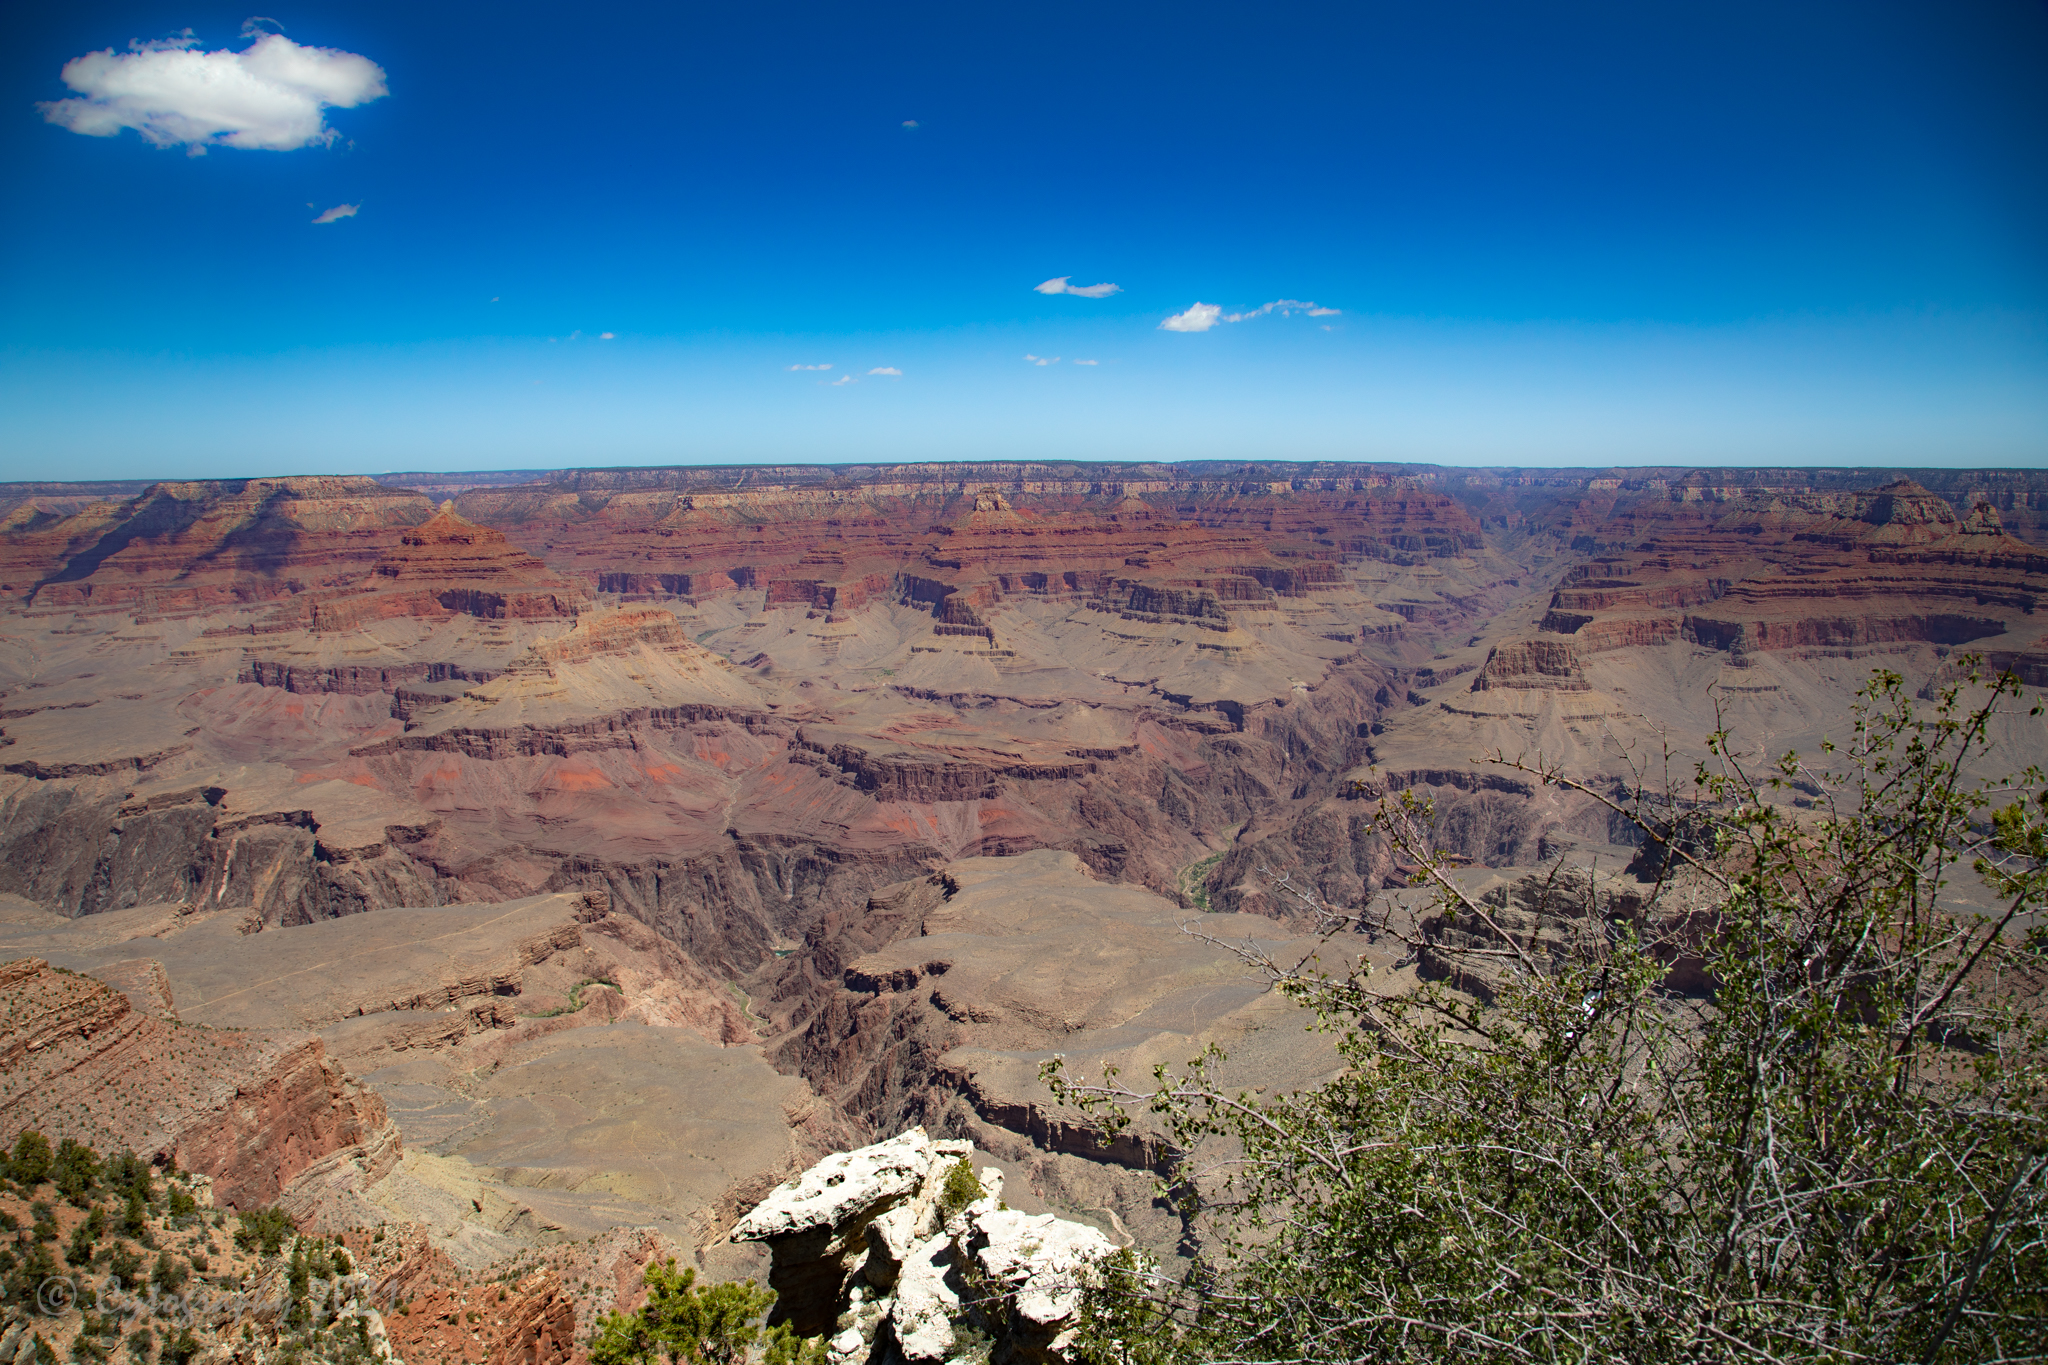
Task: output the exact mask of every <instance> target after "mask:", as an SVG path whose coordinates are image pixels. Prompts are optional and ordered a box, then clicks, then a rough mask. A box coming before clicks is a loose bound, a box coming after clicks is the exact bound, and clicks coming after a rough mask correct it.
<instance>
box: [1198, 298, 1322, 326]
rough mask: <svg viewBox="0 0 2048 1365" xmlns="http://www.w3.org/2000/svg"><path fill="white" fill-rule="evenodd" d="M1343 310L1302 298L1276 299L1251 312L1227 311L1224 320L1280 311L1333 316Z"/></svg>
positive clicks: (1281, 314) (1261, 315) (1232, 320)
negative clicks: (1326, 306)
mask: <svg viewBox="0 0 2048 1365" xmlns="http://www.w3.org/2000/svg"><path fill="white" fill-rule="evenodd" d="M1342 311H1343V310H1342V309H1339V308H1325V307H1323V306H1322V305H1321V304H1319V303H1309V302H1306V301H1304V300H1302V299H1274V300H1273V301H1272V302H1271V303H1262V304H1260V305H1259V306H1258V307H1257V308H1254V309H1252V310H1251V311H1250V312H1249V313H1226V314H1224V316H1223V320H1224V321H1225V322H1248V321H1250V320H1251V319H1252V318H1258V317H1264V316H1265V315H1266V314H1268V313H1278V314H1279V315H1280V316H1281V317H1286V316H1287V315H1288V314H1290V313H1306V314H1308V315H1309V316H1310V317H1312V318H1333V317H1336V316H1337V314H1338V313H1340V312H1342Z"/></svg>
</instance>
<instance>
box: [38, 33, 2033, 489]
mask: <svg viewBox="0 0 2048 1365" xmlns="http://www.w3.org/2000/svg"><path fill="white" fill-rule="evenodd" d="M279 3H284V0H276V3H272V4H269V5H268V6H266V9H267V10H271V11H276V12H275V13H274V15H271V19H272V22H270V23H267V24H257V25H254V26H253V27H251V26H247V25H246V24H245V21H246V20H248V19H249V18H250V16H249V15H248V14H247V13H246V12H245V11H244V10H240V9H235V10H230V9H222V8H219V7H217V6H214V7H209V6H207V5H203V4H193V3H184V2H182V0H150V2H149V3H132V4H121V3H107V4H97V5H89V6H81V7H77V8H76V9H73V8H72V7H68V6H42V7H37V8H36V9H35V10H34V11H29V10H23V11H20V12H18V13H17V15H16V16H15V17H16V26H17V30H18V31H17V32H16V33H15V35H14V38H15V40H14V41H13V42H12V43H10V44H9V46H8V49H7V51H6V53H5V55H4V57H0V72H4V78H0V91H4V92H5V96H6V101H5V102H6V103H7V104H9V105H11V112H8V113H7V114H6V115H5V117H0V166H4V168H5V172H4V173H5V175H6V178H7V188H8V193H7V194H6V195H4V196H0V478H24V477H69V478H92V477H106V478H133V477H157V476H162V477H172V476H181V477H182V476H208V475H220V476H230V475H248V474H261V473H276V472H287V471H300V470H330V471H347V472H370V473H375V472H378V471H381V470H387V469H459V468H516V467H523V466H559V465H566V464H586V465H587V464H629V463H672V462H724V461H745V460H773V461H790V460H817V461H837V460H876V459H930V458H969V459H971V458H1016V457H1030V456H1044V457H1059V458H1100V459H1178V458H1219V457H1244V458H1269V459H1289V458H1304V459H1310V458H1361V459H1415V460H1432V461H1444V462H1451V463H1462V464H1519V463H1527V464H1586V463H1592V464H1605V463H1658V464H1664V463H1697V464H1715V463H1728V464H1747V463H1816V464H1826V463H1864V464H1869V463H1893V464H2003V465H2010V464H2026V465H2038V464H2048V81H2043V80H2042V79H2041V72H2042V71H2043V70H2048V6H2044V5H2043V4H2042V3H2040V0H2009V2H2007V3H1991V2H1990V0H1985V2H1982V3H1979V2H1976V0H1956V2H1955V3H1948V4H1943V5H1932V6H1931V5H1892V4H1883V3H1872V2H1871V0H1862V2H1860V3H1845V4H1806V5H1794V6H1786V5H1783V4H1770V5H1762V4H1756V5H1751V4H1716V5H1690V6H1685V5H1671V6H1644V5H1640V4H1636V5H1620V4H1616V5H1605V6H1602V5H1558V6H1528V5H1511V4H1468V5H1457V4H1442V5H1430V6H1417V5H1399V6H1396V5H1384V4H1372V3H1349V4H1334V3H1332V4H1322V5H1296V6H1275V5H1262V6H1251V5H1242V4H1241V5H1237V6H1231V7H1223V6H1202V5H1188V4H1178V5H1121V6H1109V7H1104V6H1100V5H1093V6H1061V5H1042V6H1031V7H1023V6H972V5H959V4H952V5H890V6H869V7H857V6H846V5H822V4H798V3H780V4H772V3H764V4H752V5H739V6H721V7H711V6H703V5H690V4H681V5H674V4H671V5H661V6H655V5H644V6H642V5H625V6H613V7H607V8H606V9H604V10H603V11H602V12H596V11H590V10H587V9H584V8H582V7H570V6H537V5H526V6H521V5H517V4H494V5H489V6H486V5H478V4H465V3H441V4H435V5H425V6H423V5H417V4H409V5H398V4H385V3H350V4H347V5H339V4H333V3H326V2H325V0H323V2H322V3H313V4H294V3H285V4H284V8H283V9H278V4H279ZM187 29H190V30H191V36H190V38H189V39H179V40H177V41H180V42H183V43H184V44H185V46H184V47H183V48H182V49H180V50H173V49H163V50H162V51H160V52H159V53H156V54H150V53H134V52H131V51H130V50H129V49H130V44H131V42H141V43H144V44H148V43H150V42H153V41H154V42H158V43H161V42H162V41H163V40H166V39H176V38H177V35H179V34H181V33H183V31H184V30H187ZM245 31H246V34H247V35H248V36H245ZM280 32H281V35H282V37H281V38H279V39H273V38H269V37H266V36H265V35H267V34H278V33H280ZM279 42H283V43H285V44H287V46H284V47H279V46H276V44H277V43H279ZM263 44H271V46H269V47H266V48H264V49H263V53H262V54H259V55H251V54H255V53H256V49H257V48H258V47H261V46H262V45H263ZM294 45H295V46H294ZM109 49H111V50H112V52H113V54H114V56H113V57H111V58H109V59H107V61H106V62H105V63H103V64H102V65H103V67H104V68H105V71H107V72H112V73H114V74H113V75H111V76H107V75H104V73H103V74H102V76H93V75H92V74H91V73H90V72H82V69H80V68H74V70H75V71H80V72H81V74H80V75H79V77H78V80H77V81H75V82H74V83H73V85H71V86H67V84H66V81H65V79H64V77H63V76H62V75H61V74H60V73H62V72H64V71H65V69H66V63H68V62H72V61H73V60H74V59H77V58H80V57H83V56H86V54H89V53H93V52H97V51H103V50H109ZM299 49H328V50H330V51H331V52H334V53H346V54H354V55H355V56H356V57H358V58H361V59H363V61H362V62H360V63H358V64H356V65H353V66H350V65H348V64H347V63H346V62H344V60H343V59H342V58H338V57H334V58H320V57H319V54H317V53H315V54H312V55H311V56H308V55H306V54H304V53H301V52H300V51H299ZM178 51H182V52H183V53H184V54H188V55H189V56H191V57H192V58H195V59H196V58H198V57H199V56H201V55H202V54H206V53H228V54H238V55H236V56H235V57H233V58H232V60H235V61H241V62H245V63H246V65H247V67H248V69H250V70H254V69H256V68H257V67H258V66H262V69H263V70H264V71H266V72H270V73H272V74H273V75H274V74H275V72H276V71H282V70H285V67H281V66H278V65H277V63H276V60H273V59H279V60H282V59H285V58H289V59H292V60H297V61H300V62H302V63H303V62H305V61H315V60H318V61H326V62H328V63H329V65H328V66H324V67H321V70H322V71H324V72H328V73H329V75H331V76H332V79H333V81H335V82H339V83H338V84H334V85H333V87H332V88H333V90H339V91H342V92H343V102H344V104H346V103H347V102H348V101H349V100H353V99H356V98H357V97H360V102H356V103H353V105H352V107H325V108H322V107H320V106H319V104H318V103H317V102H304V103H303V107H299V106H294V105H291V103H290V99H288V98H287V99H285V103H284V104H283V105H280V106H278V107H277V108H271V107H270V106H264V108H265V110H267V111H268V112H267V113H262V114H261V115H260V116H248V117H244V119H243V123H242V124H240V125H237V127H239V128H240V131H239V132H237V131H235V130H234V129H233V128H226V127H225V125H223V126H222V127H215V128H213V130H212V132H213V137H214V141H213V142H212V143H211V144H210V145H207V146H206V149H205V154H203V155H196V156H195V155H190V154H189V152H190V151H191V150H192V148H191V146H190V144H189V143H178V142H177V139H178V137H180V136H200V137H203V136H206V135H207V128H206V127H200V128H199V130H198V132H196V133H195V132H194V131H193V128H194V126H195V125H193V123H192V122H191V119H192V118H193V117H199V115H197V114H194V112H193V110H192V109H191V108H187V107H185V106H180V105H179V101H180V100H181V99H185V100H187V102H188V104H189V99H190V97H189V93H188V94H181V93H179V89H181V88H175V89H173V90H172V91H171V93H170V94H168V95H164V94H161V93H159V95H158V96H157V97H155V98H156V104H154V105H149V106H148V108H144V107H143V105H141V104H136V103H135V102H134V101H133V100H131V101H130V103H129V104H126V105H121V106H120V108H121V109H126V110H128V111H129V112H130V114H131V115H133V117H131V119H130V121H131V122H140V123H142V124H144V125H145V127H147V128H148V129H150V130H152V131H153V132H154V134H155V136H156V137H157V138H158V140H159V141H165V140H168V141H171V142H173V143H175V144H176V145H170V146H157V145H152V144H151V143H150V142H149V141H147V140H145V138H144V136H143V135H142V133H141V132H138V131H136V130H135V129H134V128H132V127H131V128H128V129H125V130H122V131H118V132H116V133H115V134H114V135H112V136H91V135H82V134H83V133H90V132H94V131H101V132H104V131H108V129H109V128H110V127H111V126H114V125H117V124H118V123H119V121H120V117H119V110H116V112H115V113H111V114H110V113H108V112H107V111H108V110H109V109H110V108H113V107H114V104H111V103H110V101H115V96H116V95H117V94H118V93H119V91H118V88H117V85H115V84H109V82H118V80H119V79H121V78H122V73H132V72H134V71H136V70H139V69H140V68H136V67H132V66H129V65H125V63H129V62H131V61H133V60H136V59H140V58H144V57H149V58H151V59H152V60H155V59H158V58H161V57H162V56H163V55H164V54H165V53H170V54H171V55H172V56H178ZM178 59H179V60H183V57H179V58H178ZM218 60H222V61H227V60H230V58H227V57H222V58H219V59H218ZM263 63H269V65H262V64H263ZM334 63H342V65H339V66H336V65H333V64H334ZM371 64H374V69H375V73H379V74H374V75H369V74H365V73H368V72H370V71H371ZM287 65H289V63H287ZM156 69H157V68H151V70H156ZM166 69H167V68H166ZM180 69H181V70H183V69H185V68H180ZM291 69H292V70H297V69H298V68H296V67H293V68H291ZM287 74H289V73H287ZM278 79H284V78H283V77H278ZM291 79H292V80H295V81H296V80H299V79H300V78H299V77H297V76H293V77H291ZM308 79H311V78H308ZM321 79H327V77H325V76H323V77H321ZM350 82H354V83H353V84H350ZM269 88H270V87H267V86H266V87H265V89H269ZM302 88H303V82H301V84H300V85H293V86H292V87H291V89H292V90H302ZM321 88H322V89H327V88H328V87H325V86H323V87H321ZM379 89H381V90H384V91H387V92H388V93H384V94H382V95H381V96H377V97H375V98H370V97H368V96H369V95H370V94H373V93H374V92H375V91H376V90H379ZM349 92H353V94H350V93H349ZM281 98H282V97H281ZM66 100H70V101H72V103H70V104H57V103H56V102H59V101H66ZM116 103H118V102H117V101H116ZM145 103H146V102H145ZM333 103H334V102H333V101H330V105H333ZM53 106H54V108H53ZM169 106H178V107H176V108H172V107H169ZM137 109H142V111H143V112H142V113H141V114H135V113H134V111H135V110H137ZM46 110H50V111H51V114H52V115H53V116H50V115H46V112H45V111H46ZM180 110H182V111H183V112H182V113H181V112H180ZM280 110H281V111H282V112H280ZM152 111H153V112H152ZM199 112H200V114H203V113H204V111H203V110H201V111H199ZM245 112H246V111H245ZM308 117H311V118H312V119H313V120H314V122H313V123H312V124H311V125H308V124H307V123H306V118H308ZM179 118H184V119H185V120H186V121H185V122H182V123H181V122H178V119H179ZM293 119H296V120H297V121H296V122H293V121H292V120H293ZM109 120H112V121H113V122H112V124H110V123H109ZM203 122H204V120H203V118H201V123H202V124H203ZM229 122H232V120H229ZM907 122H914V123H915V126H914V127H911V126H906V123H907ZM309 127H310V128H311V129H312V130H313V131H315V132H319V131H322V130H327V131H331V132H332V134H333V136H332V138H331V139H320V138H316V139H315V140H314V141H313V142H311V143H310V144H309V145H301V146H296V147H294V148H293V149H290V150H273V149H266V148H265V146H264V144H268V145H271V146H277V145H284V144H289V143H292V142H293V141H294V140H295V139H296V140H300V141H303V139H304V136H305V135H306V134H307V132H308V128H309ZM221 138H230V139H235V140H239V141H242V142H253V143H256V144H259V146H258V148H257V149H243V148H240V147H237V146H232V145H221V143H220V139H221ZM345 205H353V206H356V209H357V211H356V212H355V213H354V214H353V215H347V216H342V217H339V218H337V219H335V220H334V221H330V222H327V223H321V224H316V223H315V222H314V221H313V220H314V219H315V218H316V217H318V216H321V215H322V214H324V213H327V212H329V211H332V210H335V209H337V208H339V207H341V206H345ZM1059 277H1067V278H1069V279H1070V280H1071V282H1072V283H1073V284H1075V285H1093V284H1098V283H1113V284H1115V285H1117V286H1118V290H1117V292H1115V293H1112V294H1108V295H1106V296H1105V297H1083V296H1077V295H1073V294H1046V293H1040V292H1037V291H1036V290H1035V288H1034V286H1037V285H1039V284H1040V283H1041V282H1044V281H1047V280H1050V279H1056V278H1059ZM1277 300H1295V301H1300V302H1304V303H1306V302H1313V303H1315V304H1318V305H1321V306H1322V307H1323V308H1326V309H1334V310H1337V311H1336V312H1334V313H1325V314H1322V315H1318V316H1310V315H1309V314H1308V313H1307V312H1306V311H1305V310H1301V309H1289V310H1275V311H1272V312H1267V313H1263V314H1258V315H1255V316H1244V317H1242V320H1240V321H1223V320H1220V319H1221V318H1226V317H1229V316H1230V315H1233V314H1236V315H1245V314H1253V313H1254V312H1255V310H1257V309H1259V308H1260V307H1261V306H1262V305H1264V304H1267V303H1271V302H1274V301H1277ZM1198 303H1202V304H1207V305H1211V306H1212V307H1214V308H1216V309H1218V310H1220V313H1219V315H1218V316H1219V320H1218V321H1216V322H1215V323H1214V325H1212V326H1210V327H1208V328H1207V330H1202V331H1173V330H1163V329H1162V328H1161V326H1160V324H1161V323H1162V322H1164V321H1166V320H1168V319H1170V318H1173V317H1175V316H1177V315H1185V314H1186V313H1187V311H1188V310H1189V309H1190V308H1192V307H1193V306H1194V305H1196V304H1198ZM607 333H609V334H610V335H609V336H608V337H607V336H606V335H605V334H607ZM1027 356H1030V357H1036V358H1039V359H1044V360H1046V361H1048V362H1052V361H1054V359H1055V358H1057V363H1047V364H1043V365H1041V364H1037V363H1035V362H1034V361H1032V360H1027V359H1026V358H1025V357H1027ZM1084 360H1093V361H1096V362H1097V363H1096V364H1094V365H1079V364H1076V362H1077V361H1084ZM809 365H830V366H832V368H831V369H829V370H812V369H791V368H790V367H791V366H809ZM878 369H879V370H891V369H893V370H899V371H901V373H900V375H892V374H886V373H882V374H871V373H870V371H873V370H878ZM842 380H844V381H850V382H844V383H840V382H837V381H842Z"/></svg>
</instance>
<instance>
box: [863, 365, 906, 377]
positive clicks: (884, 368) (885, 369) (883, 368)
mask: <svg viewBox="0 0 2048 1365" xmlns="http://www.w3.org/2000/svg"><path fill="white" fill-rule="evenodd" d="M868 373H869V374H888V375H894V376H895V377H896V378H898V379H901V378H902V377H903V371H901V370H899V369H897V368H896V367H895V366H894V365H877V366H875V368H873V369H872V370H869V371H868Z"/></svg>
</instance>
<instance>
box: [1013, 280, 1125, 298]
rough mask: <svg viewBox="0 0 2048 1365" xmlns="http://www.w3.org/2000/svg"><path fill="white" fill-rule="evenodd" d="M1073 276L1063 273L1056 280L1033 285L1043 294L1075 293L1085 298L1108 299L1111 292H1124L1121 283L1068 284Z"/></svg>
mask: <svg viewBox="0 0 2048 1365" xmlns="http://www.w3.org/2000/svg"><path fill="white" fill-rule="evenodd" d="M1073 278H1074V277H1073V276H1072V275H1062V276H1060V277H1059V278H1058V279H1056V280H1047V281H1046V282H1045V283H1044V284H1034V285H1032V286H1031V287H1032V288H1033V289H1035V290H1037V291H1038V292H1039V293H1041V294H1075V295H1078V296H1079V297H1081V298H1084V299H1106V298H1108V297H1109V296H1110V295H1111V294H1121V293H1123V292H1124V290H1123V286H1122V285H1119V284H1068V283H1067V281H1068V280H1071V279H1073Z"/></svg>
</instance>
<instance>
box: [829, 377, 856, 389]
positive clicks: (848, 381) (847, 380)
mask: <svg viewBox="0 0 2048 1365" xmlns="http://www.w3.org/2000/svg"><path fill="white" fill-rule="evenodd" d="M852 382H853V376H852V375H850V374H842V375H840V376H839V377H838V378H837V379H835V380H833V381H832V382H831V383H830V384H827V385H826V386H825V387H826V388H828V389H836V388H838V387H839V386H840V385H841V384H851V383H852Z"/></svg>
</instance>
